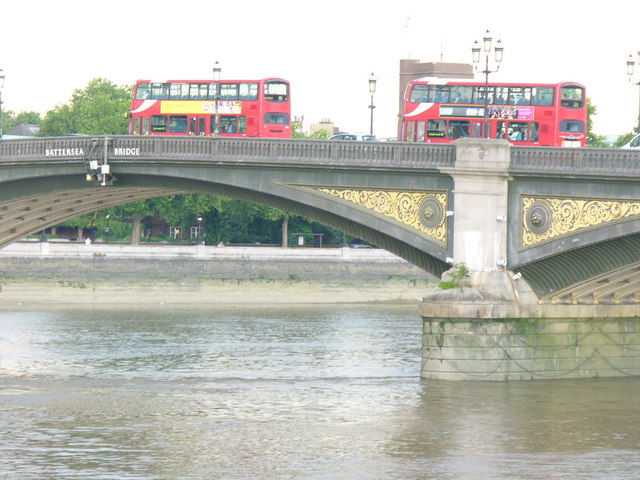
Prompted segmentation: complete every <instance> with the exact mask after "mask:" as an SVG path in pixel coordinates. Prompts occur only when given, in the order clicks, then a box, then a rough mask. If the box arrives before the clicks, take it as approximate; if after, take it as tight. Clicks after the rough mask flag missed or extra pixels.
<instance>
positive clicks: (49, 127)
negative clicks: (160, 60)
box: [38, 78, 131, 137]
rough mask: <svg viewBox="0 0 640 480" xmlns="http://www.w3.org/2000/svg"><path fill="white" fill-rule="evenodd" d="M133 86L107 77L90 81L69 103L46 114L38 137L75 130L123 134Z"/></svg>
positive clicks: (74, 93) (90, 133)
mask: <svg viewBox="0 0 640 480" xmlns="http://www.w3.org/2000/svg"><path fill="white" fill-rule="evenodd" d="M130 91H131V89H130V88H129V87H118V86H116V85H114V84H113V83H111V82H110V81H108V80H105V79H102V78H97V79H94V80H91V81H90V82H89V84H88V85H87V87H86V88H85V89H84V90H76V91H74V92H73V94H72V96H71V100H70V102H69V104H64V105H57V106H56V107H55V108H54V109H53V110H50V111H49V112H47V114H46V115H45V118H44V119H43V120H42V123H41V125H40V133H39V134H38V135H39V136H43V137H44V136H58V135H69V134H74V133H84V134H87V135H124V134H126V133H127V112H128V111H129V107H130V103H131V95H130Z"/></svg>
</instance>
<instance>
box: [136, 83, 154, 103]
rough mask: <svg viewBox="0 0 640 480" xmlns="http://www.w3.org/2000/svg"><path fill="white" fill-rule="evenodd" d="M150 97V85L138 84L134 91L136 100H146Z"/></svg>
mask: <svg viewBox="0 0 640 480" xmlns="http://www.w3.org/2000/svg"><path fill="white" fill-rule="evenodd" d="M150 96H151V85H149V84H148V83H140V84H138V89H137V90H136V100H146V99H147V98H149V97H150Z"/></svg>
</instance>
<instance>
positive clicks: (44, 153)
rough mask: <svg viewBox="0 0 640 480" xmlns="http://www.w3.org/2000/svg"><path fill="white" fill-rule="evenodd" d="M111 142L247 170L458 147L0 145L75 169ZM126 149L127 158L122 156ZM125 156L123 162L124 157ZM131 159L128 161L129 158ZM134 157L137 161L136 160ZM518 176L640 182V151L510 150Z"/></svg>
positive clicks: (433, 161) (128, 139)
mask: <svg viewBox="0 0 640 480" xmlns="http://www.w3.org/2000/svg"><path fill="white" fill-rule="evenodd" d="M105 139H108V142H107V145H108V148H107V158H108V159H109V161H110V162H111V161H118V162H127V161H137V162H144V161H149V162H161V161H173V160H182V161H186V162H211V161H215V162H239V163H249V164H251V163H262V164H264V163H267V164H272V165H277V164H280V165H284V164H288V165H293V164H295V165H317V166H331V167H346V168H349V167H361V168H406V169H425V168H426V169H430V168H434V169H438V168H444V167H449V168H450V167H454V166H455V160H456V147H455V144H437V145H436V144H416V143H402V142H345V141H326V140H303V139H291V140H288V139H260V138H242V139H240V138H223V137H216V138H212V137H177V136H175V137H169V136H166V137H161V136H114V137H98V136H96V137H93V136H73V137H48V138H35V139H25V140H2V141H0V165H2V164H3V163H4V164H5V165H6V164H11V163H18V164H25V163H41V162H47V163H50V162H55V161H60V162H73V161H78V160H81V159H82V157H83V155H84V156H86V154H87V152H88V151H90V150H91V149H92V145H95V144H96V143H99V144H104V143H105ZM117 149H119V150H117ZM118 152H120V154H118ZM122 152H125V154H122ZM130 152H134V154H132V155H130V154H129V153H130ZM510 156H511V160H510V169H509V170H510V172H511V173H513V174H541V175H545V174H563V175H585V176H614V177H620V176H626V177H633V178H640V151H637V150H620V149H595V148H550V147H539V148H536V147H514V146H511V147H510Z"/></svg>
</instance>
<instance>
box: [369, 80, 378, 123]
mask: <svg viewBox="0 0 640 480" xmlns="http://www.w3.org/2000/svg"><path fill="white" fill-rule="evenodd" d="M376 82H377V80H376V77H375V75H374V74H373V73H371V76H370V77H369V93H371V104H370V105H369V108H370V109H371V121H370V122H369V135H373V109H374V108H376V106H375V105H374V104H373V94H374V93H376Z"/></svg>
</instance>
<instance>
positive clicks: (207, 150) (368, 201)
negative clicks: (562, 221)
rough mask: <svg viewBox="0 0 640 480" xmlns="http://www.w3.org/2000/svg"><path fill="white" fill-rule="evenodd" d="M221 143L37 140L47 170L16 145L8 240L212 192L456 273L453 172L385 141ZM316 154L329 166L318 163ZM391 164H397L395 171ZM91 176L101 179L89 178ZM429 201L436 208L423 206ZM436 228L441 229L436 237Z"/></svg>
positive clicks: (2, 231) (437, 271)
mask: <svg viewBox="0 0 640 480" xmlns="http://www.w3.org/2000/svg"><path fill="white" fill-rule="evenodd" d="M220 140H221V139H208V138H186V139H179V140H176V139H160V138H157V139H156V138H153V139H148V138H143V139H140V138H138V139H136V138H128V137H125V138H115V139H95V138H86V139H73V140H70V139H64V140H61V139H45V140H42V141H41V143H42V145H40V147H41V148H40V149H39V150H38V149H36V150H37V151H36V152H35V153H34V151H33V144H29V146H28V148H27V145H26V144H25V145H24V147H25V150H27V149H30V150H31V151H29V152H28V155H29V156H30V157H31V158H32V160H33V156H34V155H35V156H36V157H37V156H38V155H42V154H44V157H45V158H44V159H43V161H42V164H43V165H38V162H33V161H31V162H30V164H29V165H27V164H20V156H21V155H22V154H23V152H24V150H21V149H20V148H19V142H18V143H14V144H13V145H12V147H13V148H12V151H11V153H12V155H13V156H14V157H15V158H14V164H13V167H14V168H13V169H11V170H10V171H9V170H8V169H7V170H2V173H3V174H4V177H5V178H4V181H3V182H2V184H3V188H2V192H0V217H1V218H0V220H1V222H2V223H0V244H7V243H10V242H11V241H14V240H16V239H18V238H21V237H24V236H25V235H28V234H30V233H35V232H38V231H41V230H42V229H43V228H46V227H49V226H52V225H55V224H57V223H60V222H62V221H64V220H66V219H69V218H73V217H76V216H79V215H82V214H86V213H90V212H92V211H95V210H100V209H103V208H107V207H110V206H115V205H120V204H125V203H129V202H131V201H136V200H143V199H148V198H154V197H162V196H168V195H174V194H186V193H202V194H210V195H218V196H223V197H227V198H231V199H238V200H244V201H248V202H252V203H257V204H262V205H266V206H270V207H274V208H278V209H280V210H283V211H286V212H289V213H291V214H296V215H301V216H305V217H307V218H310V219H312V220H315V221H318V222H320V223H322V224H324V225H327V226H330V227H333V228H336V229H338V230H340V231H343V232H345V233H348V234H350V235H353V236H356V237H359V238H362V239H364V240H366V241H368V242H370V243H372V244H375V245H377V246H379V247H381V248H384V249H386V250H388V251H390V252H392V253H394V254H396V255H398V256H400V257H401V258H404V259H406V260H408V261H409V262H411V263H413V264H415V265H417V266H419V267H421V268H423V269H424V270H426V271H428V272H430V273H432V274H434V275H436V276H440V275H441V274H442V272H444V271H445V270H447V269H448V268H449V266H448V264H447V263H446V258H447V257H448V256H450V253H451V246H450V244H449V242H448V239H447V238H446V236H445V235H443V234H442V232H445V233H446V229H447V224H448V222H449V219H448V218H447V216H446V211H447V209H448V205H447V204H446V202H445V201H444V200H442V198H449V195H448V192H449V191H450V190H451V185H452V183H451V178H450V177H449V176H448V175H442V174H440V173H439V172H438V171H437V170H436V169H435V168H431V169H429V168H427V169H425V168H424V166H423V165H424V164H423V165H419V166H420V168H419V169H418V168H416V167H418V165H417V164H415V163H414V164H412V161H408V160H407V159H403V158H402V157H400V158H399V160H398V161H396V162H394V161H393V160H394V158H393V157H394V156H396V155H397V152H396V151H395V149H392V148H391V146H388V145H384V144H380V145H378V144H376V145H375V146H361V145H335V146H333V148H328V145H327V144H326V142H300V143H297V142H293V143H292V142H281V143H279V142H275V143H274V142H273V141H270V142H264V141H241V142H238V141H237V140H235V141H232V142H229V141H222V142H221V141H220ZM32 142H33V141H32ZM36 142H37V141H36ZM100 142H104V147H103V148H102V149H101V148H100ZM132 142H133V143H132ZM239 146H241V147H240V148H239ZM305 146H306V149H305V150H304V151H302V150H300V149H301V148H303V147H305ZM354 146H355V151H354ZM409 147H411V146H409ZM274 149H275V150H276V151H274ZM309 149H311V150H312V151H315V152H316V155H318V156H319V157H320V160H321V161H320V163H324V165H322V164H320V165H318V162H317V161H316V162H309V161H308V159H307V158H306V155H308V152H309ZM442 151H443V152H444V154H443V155H442V156H443V157H445V160H438V161H444V162H446V161H449V160H447V159H446V157H447V156H449V157H450V158H452V155H451V150H450V149H446V148H445V149H442ZM114 152H115V153H114ZM185 152H187V153H185ZM119 153H124V154H123V155H119ZM389 159H391V163H392V165H393V163H396V166H395V167H392V168H389V163H388V162H389ZM411 160H413V159H411ZM2 163H3V166H7V165H6V162H2ZM385 163H386V166H385ZM431 163H433V160H431ZM44 164H47V165H46V167H45V166H44ZM326 164H330V168H326V167H327V165H326ZM102 165H108V171H109V174H108V175H106V176H104V178H106V179H108V181H107V182H102V181H101V180H100V179H102V178H103V177H101V174H100V172H101V167H102ZM16 167H18V168H16ZM87 173H89V174H94V178H96V179H97V180H98V181H96V182H94V181H91V182H87V181H86V179H85V175H86V174H87ZM96 174H97V175H96ZM7 177H11V178H7ZM98 177H99V178H98ZM438 195H439V196H438ZM397 197H402V198H400V199H398V198H397ZM436 199H440V200H436ZM394 202H395V203H394ZM420 202H422V204H425V205H426V207H424V208H423V210H420V208H422V207H421V205H422V204H421V203H420ZM392 203H394V204H393V205H392ZM3 204H4V207H3ZM9 205H10V207H9ZM2 208H4V214H3V213H2V211H1V209H2ZM394 209H395V210H394ZM425 212H427V213H426V214H425ZM434 215H435V217H436V218H437V222H436V223H437V224H436V225H435V226H434V225H433V221H434V218H432V217H433V216H434ZM430 222H431V223H432V225H431V227H430V228H429V224H430ZM425 225H426V227H425ZM438 229H439V230H438ZM436 230H438V231H439V233H432V232H434V231H436ZM438 235H439V236H438Z"/></svg>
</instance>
